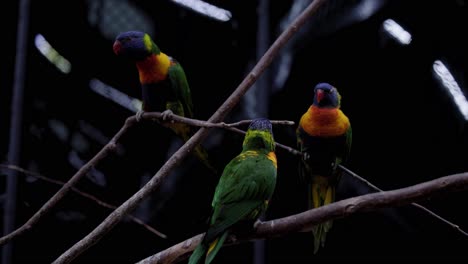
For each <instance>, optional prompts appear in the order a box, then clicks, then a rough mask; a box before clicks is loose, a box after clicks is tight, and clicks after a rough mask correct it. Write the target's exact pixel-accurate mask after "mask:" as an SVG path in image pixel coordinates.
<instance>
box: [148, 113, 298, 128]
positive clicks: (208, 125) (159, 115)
mask: <svg viewBox="0 0 468 264" xmlns="http://www.w3.org/2000/svg"><path fill="white" fill-rule="evenodd" d="M166 117H167V118H169V121H165V122H179V123H184V124H187V125H190V126H197V127H206V128H232V127H237V126H243V125H248V124H250V123H251V122H252V120H242V121H239V122H236V123H231V124H228V123H224V122H219V123H214V122H208V121H204V120H199V119H193V118H187V117H183V116H180V115H176V114H174V113H168V114H167V116H166ZM142 118H143V119H149V120H155V119H159V120H162V118H163V115H162V113H160V112H144V113H143V115H142ZM270 122H271V124H272V125H288V126H291V125H294V121H289V120H270Z"/></svg>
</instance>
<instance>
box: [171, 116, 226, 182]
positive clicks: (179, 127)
mask: <svg viewBox="0 0 468 264" xmlns="http://www.w3.org/2000/svg"><path fill="white" fill-rule="evenodd" d="M170 127H171V129H172V130H173V131H174V132H175V133H176V134H177V135H178V136H179V137H180V138H182V140H183V141H184V142H187V140H189V139H190V137H191V136H193V134H194V130H193V129H192V128H191V127H190V126H188V125H186V124H182V123H174V124H170ZM193 151H194V154H195V156H196V157H197V158H198V159H199V160H200V161H201V162H202V163H203V164H204V165H205V166H206V167H207V168H208V169H209V170H211V171H212V172H213V173H214V174H217V169H216V167H215V166H213V164H212V163H211V162H210V159H209V157H208V152H207V151H206V149H205V148H204V147H203V146H202V145H201V144H199V145H197V146H196V147H195V149H194V150H193Z"/></svg>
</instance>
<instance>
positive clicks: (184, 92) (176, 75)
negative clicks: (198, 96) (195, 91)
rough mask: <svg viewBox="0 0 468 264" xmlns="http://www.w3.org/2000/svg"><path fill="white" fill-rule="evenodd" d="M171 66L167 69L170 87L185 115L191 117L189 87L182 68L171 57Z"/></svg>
mask: <svg viewBox="0 0 468 264" xmlns="http://www.w3.org/2000/svg"><path fill="white" fill-rule="evenodd" d="M171 63H172V64H171V66H170V67H169V70H168V75H169V80H170V81H171V84H172V85H171V87H172V88H173V89H174V92H175V94H176V96H177V98H178V100H179V101H180V103H181V104H182V106H183V108H184V115H185V117H188V118H192V117H193V105H192V96H191V94H190V87H189V85H188V82H187V77H186V76H185V72H184V69H183V68H182V66H180V64H179V63H178V62H177V61H175V60H174V59H172V61H171Z"/></svg>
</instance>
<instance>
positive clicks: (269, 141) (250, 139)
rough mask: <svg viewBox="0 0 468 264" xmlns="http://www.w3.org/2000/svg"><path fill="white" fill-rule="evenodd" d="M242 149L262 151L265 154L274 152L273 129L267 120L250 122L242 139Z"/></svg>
mask: <svg viewBox="0 0 468 264" xmlns="http://www.w3.org/2000/svg"><path fill="white" fill-rule="evenodd" d="M243 149H244V150H250V149H264V150H266V151H267V152H271V151H274V150H275V141H274V139H273V129H272V126H271V122H270V120H269V119H267V118H257V119H254V120H252V122H251V123H250V125H249V128H248V129H247V133H246V135H245V138H244V143H243Z"/></svg>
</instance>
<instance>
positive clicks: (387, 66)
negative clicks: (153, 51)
mask: <svg viewBox="0 0 468 264" xmlns="http://www.w3.org/2000/svg"><path fill="white" fill-rule="evenodd" d="M207 2H209V3H212V4H215V5H217V6H219V7H222V8H225V9H227V10H230V11H231V13H232V18H231V20H230V21H228V22H219V21H216V20H213V19H211V18H209V17H206V16H202V15H200V14H198V13H195V12H193V11H191V10H188V9H185V8H183V7H180V6H178V5H176V4H174V3H173V2H172V1H170V0H157V1H104V0H103V1H33V3H31V6H30V17H29V19H30V20H29V30H28V32H27V49H26V50H22V52H25V54H26V62H25V63H26V68H25V78H24V80H23V81H24V104H23V106H22V109H23V123H22V129H21V130H20V131H15V133H18V134H19V135H21V147H20V163H19V165H20V166H21V167H23V168H25V169H28V170H31V171H35V172H39V173H41V174H43V175H45V176H47V177H50V178H53V179H57V180H62V181H66V180H68V179H69V178H70V177H71V176H72V175H73V174H74V173H75V172H76V171H77V169H78V168H79V167H80V166H81V165H82V164H84V163H85V162H87V161H89V160H90V159H91V158H92V157H93V156H94V155H95V154H96V153H97V152H98V151H99V150H100V149H101V148H102V147H103V145H104V144H105V143H107V141H108V140H109V139H110V138H111V137H112V136H113V135H114V134H115V133H116V132H117V131H118V130H119V129H120V127H121V126H122V125H123V122H124V121H125V119H126V118H127V117H129V116H131V115H133V114H134V112H132V111H129V110H128V109H126V108H124V107H122V106H120V105H119V104H117V103H115V102H113V101H112V100H109V99H108V98H105V97H103V96H101V95H99V94H97V93H95V92H94V91H93V90H91V89H90V80H92V79H98V80H100V81H101V82H103V83H105V84H107V85H110V86H112V87H114V88H115V89H117V90H119V91H121V92H123V93H125V94H128V95H129V96H131V97H135V98H139V97H140V90H139V84H138V76H137V71H136V68H135V66H134V65H131V64H128V63H127V62H125V61H122V60H120V59H118V58H117V57H116V56H115V55H114V54H113V52H112V43H113V40H114V38H115V36H116V35H117V34H118V32H121V31H126V30H130V29H137V30H143V31H147V32H148V33H150V34H151V35H152V37H153V38H154V40H155V42H156V44H158V46H159V47H160V49H161V50H162V51H163V52H165V53H167V54H169V55H171V56H173V57H175V58H176V59H177V60H179V61H180V62H181V64H182V66H183V67H184V69H185V72H186V74H187V78H188V81H189V83H190V87H191V89H192V96H193V102H194V107H195V116H196V118H197V119H203V120H207V119H208V118H209V117H210V116H211V114H212V113H213V112H214V111H216V109H217V108H218V107H219V106H220V105H221V104H222V103H223V102H224V101H225V100H226V99H227V97H228V96H229V95H230V94H231V93H232V91H234V89H235V88H236V87H237V86H238V84H239V83H240V82H241V81H242V80H243V78H244V77H245V76H246V75H247V73H248V71H249V70H250V69H251V68H252V67H253V66H254V65H255V63H256V62H257V61H258V59H259V57H260V56H261V55H262V54H263V52H264V50H265V45H267V46H266V47H268V46H269V45H270V44H271V43H273V41H274V40H275V39H276V37H277V36H278V35H279V34H280V33H281V31H282V28H281V27H280V23H287V22H288V21H287V20H285V17H286V16H287V15H288V14H290V12H291V7H292V6H293V5H295V4H299V3H300V1H291V0H288V1H284V0H283V1H265V0H261V1H260V0H259V1H241V2H240V1H234V0H229V1H207ZM305 2H306V3H307V1H305ZM265 3H267V6H266V8H264V7H261V6H262V5H261V4H265ZM467 5H468V2H467V1H463V0H458V1H454V0H448V1H447V0H446V1H442V0H440V1H377V0H376V1H333V0H332V1H328V3H327V4H325V5H324V6H323V7H322V8H321V9H320V10H319V12H318V13H317V14H316V16H314V18H312V19H311V20H310V22H309V23H308V24H306V26H305V27H304V29H303V30H301V31H299V32H298V35H297V36H296V37H294V38H293V39H292V40H291V41H290V42H289V44H288V45H287V47H285V48H284V49H282V51H281V53H280V55H279V57H277V58H276V59H275V60H274V62H273V64H272V65H271V67H269V69H268V71H267V72H266V73H265V74H264V75H262V78H261V80H260V81H258V82H257V83H256V84H255V85H254V87H252V91H253V92H249V93H248V94H247V95H246V96H245V97H244V99H243V100H242V102H241V103H240V104H239V105H237V106H236V107H235V109H234V110H233V111H232V112H231V113H230V114H229V115H228V117H227V118H226V119H225V121H226V122H235V121H239V120H243V119H249V118H254V117H268V118H270V119H273V120H292V121H295V122H296V123H297V122H298V120H299V118H300V116H301V114H302V113H303V112H304V111H305V110H306V109H307V107H308V106H309V105H310V103H311V102H312V89H313V87H314V86H315V84H317V83H318V82H329V83H331V84H333V85H334V86H336V87H337V88H338V90H339V91H340V93H341V95H342V109H343V111H344V112H345V113H346V114H347V115H348V117H349V118H350V120H351V123H352V126H353V147H352V154H351V160H350V163H349V164H348V168H350V169H351V170H353V171H354V172H356V173H358V174H359V175H361V176H362V177H364V178H366V179H368V180H369V181H371V182H372V183H374V184H376V185H378V186H379V187H381V188H382V189H385V190H389V189H397V188H400V187H405V186H409V185H412V184H416V183H420V182H423V181H427V180H431V179H435V178H438V177H441V176H445V175H449V174H452V173H458V172H465V171H467V168H468V155H467V151H466V149H467V147H468V140H467V136H468V132H467V121H466V120H465V119H464V118H463V115H462V114H461V113H460V111H459V110H458V108H457V106H456V105H455V103H454V102H453V100H452V98H451V96H450V94H449V93H448V92H447V90H446V89H445V88H444V87H443V86H442V85H441V82H439V80H438V79H437V78H435V75H434V73H433V63H434V61H435V60H441V61H443V62H444V64H445V65H446V66H447V67H448V68H449V70H450V71H451V73H452V75H453V76H454V78H455V80H456V81H457V82H458V84H459V86H460V87H461V89H462V91H463V92H464V93H465V95H466V94H467V93H466V88H465V87H466V79H467V76H468V75H467V69H468V58H467V47H468V43H467V40H465V39H466V36H465V35H466V32H467V26H466V25H468V6H467ZM4 8H5V10H4V11H5V12H8V13H10V15H11V16H12V19H10V20H8V22H6V24H5V25H4V27H3V34H2V43H3V44H2V47H3V48H2V54H3V56H2V63H1V64H0V65H1V66H0V67H1V72H2V78H0V82H1V84H0V85H1V89H0V115H1V116H0V117H1V119H0V120H2V126H1V128H2V129H1V130H0V155H1V159H2V161H3V162H4V163H7V162H8V143H9V136H10V135H9V125H10V122H11V96H12V91H13V81H14V65H15V54H16V39H17V35H16V33H17V31H16V29H17V14H18V5H14V4H13V3H10V5H9V6H5V7H4ZM259 14H260V15H259ZM388 18H391V19H394V20H395V21H397V22H398V23H399V24H400V25H402V26H403V27H404V28H405V29H406V30H407V31H408V32H410V33H411V35H412V42H411V43H410V44H409V45H401V44H399V43H398V42H397V41H396V40H395V39H393V38H391V37H389V36H388V34H386V33H385V32H384V31H383V30H382V23H383V21H384V20H386V19H388ZM259 21H260V22H259ZM262 21H263V22H265V21H266V22H267V23H265V24H262V23H263V22H262ZM259 28H260V29H259ZM37 34H41V35H42V36H44V38H45V39H46V40H47V41H48V42H49V43H50V44H51V45H52V46H53V47H54V49H56V50H57V51H58V52H59V53H60V54H61V55H62V56H63V57H64V58H66V59H67V60H69V61H70V63H71V65H72V68H71V71H70V73H68V74H64V73H62V72H60V71H59V70H58V69H57V68H56V67H55V66H54V64H52V63H51V62H49V61H48V60H47V59H46V58H45V57H44V56H43V55H42V54H41V53H39V52H38V49H37V48H36V46H35V45H34V39H35V37H36V35H37ZM286 56H291V58H292V60H291V61H290V62H291V63H290V64H287V63H285V61H284V59H285V57H286ZM288 65H289V66H288ZM281 69H283V71H280V70H281ZM284 69H286V70H284ZM284 72H287V73H289V75H287V78H285V79H283V82H280V81H278V76H280V74H282V73H284ZM294 130H295V126H292V127H289V126H275V127H274V133H275V139H276V141H277V142H280V143H282V144H285V145H288V146H291V147H295V144H296V143H295V135H294ZM242 139H243V137H242V136H241V135H238V134H234V133H232V132H226V131H224V130H220V129H213V130H212V131H211V132H210V135H209V137H208V138H207V140H205V141H204V142H203V144H204V145H205V146H206V147H207V148H208V149H209V151H210V155H211V157H212V159H213V161H214V162H216V163H217V164H218V166H220V167H223V166H224V165H225V164H226V163H227V162H228V161H229V160H230V159H231V158H233V157H234V156H235V155H237V154H238V153H239V151H240V149H241V144H242ZM179 146H180V142H178V141H177V139H175V138H174V136H173V135H172V134H171V133H169V132H168V131H166V130H165V129H163V128H160V127H159V126H158V125H156V124H155V123H149V122H144V123H142V124H141V125H139V126H137V127H135V128H133V129H132V130H131V131H129V132H128V133H127V134H126V135H125V136H124V138H123V139H122V141H121V144H120V145H119V149H118V151H117V153H116V154H113V155H110V156H108V157H107V158H106V159H105V160H103V161H102V162H100V163H99V165H98V166H97V167H96V168H94V169H93V170H92V171H91V172H90V173H88V175H87V177H86V178H84V179H83V180H81V181H80V182H79V184H78V186H77V187H78V188H80V189H81V190H83V191H86V192H89V193H91V194H93V195H95V196H97V197H98V198H100V199H102V200H104V201H107V202H109V203H112V204H114V205H120V204H121V203H122V202H124V201H125V200H127V199H128V198H129V197H130V196H131V195H132V194H133V193H135V192H136V191H137V190H138V189H139V188H140V187H141V186H143V184H144V183H145V182H146V181H148V180H149V179H150V177H151V176H152V175H154V174H155V173H156V172H157V171H158V169H159V168H160V166H161V165H162V164H163V163H164V161H165V160H166V159H167V157H168V156H169V155H170V153H172V152H173V151H174V150H175V149H176V148H177V147H179ZM276 152H277V157H278V181H277V188H276V191H275V194H274V197H273V199H272V202H271V204H270V208H269V210H268V212H267V214H266V215H265V218H266V219H275V218H280V217H284V216H288V215H291V214H295V213H299V212H301V211H304V210H305V209H306V204H307V202H306V196H305V189H304V187H303V186H301V185H300V184H299V182H298V177H297V162H298V159H297V157H295V156H293V155H291V154H289V153H287V152H286V151H284V150H282V149H278V150H277V151H276ZM0 172H1V175H2V177H1V182H0V187H1V189H0V190H1V191H2V193H3V192H5V186H6V177H4V176H5V175H6V174H7V171H6V170H2V171H0ZM18 177H19V178H18V186H17V187H18V196H17V209H16V216H17V217H16V223H17V226H18V227H19V226H20V225H22V224H23V223H24V222H25V221H26V220H27V219H28V218H29V217H30V216H31V215H33V214H34V213H35V212H36V211H37V210H38V209H39V208H40V207H41V206H42V205H43V204H44V203H45V202H46V201H47V200H48V199H49V198H50V197H51V196H52V195H53V194H54V193H55V192H56V191H57V190H58V187H57V186H55V185H53V184H50V183H47V182H44V181H41V180H37V179H35V178H33V177H31V176H26V175H23V174H18ZM218 178H219V175H212V174H210V173H209V172H208V171H207V170H206V169H205V168H204V167H203V166H202V165H200V164H199V163H198V162H197V161H196V160H195V159H193V158H192V157H189V158H187V159H186V160H185V161H184V163H183V166H181V167H180V168H178V169H177V170H176V171H175V172H174V173H173V174H171V175H170V177H168V178H167V180H166V181H165V182H164V183H163V184H162V185H161V187H160V188H159V189H158V190H157V191H156V192H155V193H154V194H153V195H152V196H151V197H150V198H148V199H147V200H145V201H144V202H143V203H142V204H141V206H140V207H139V208H138V209H137V210H136V211H135V212H134V215H135V216H138V217H140V218H141V219H143V220H144V221H145V222H147V223H148V224H150V225H151V226H153V227H154V228H156V229H158V230H160V231H161V232H163V233H165V234H167V236H168V238H167V239H162V238H159V237H157V236H155V235H154V234H152V233H149V232H148V231H147V230H146V229H144V228H142V227H141V226H139V225H136V224H135V223H134V222H132V221H129V220H125V221H123V222H122V223H119V224H118V225H117V226H116V227H115V228H114V229H113V230H112V231H111V232H110V233H109V234H107V235H106V236H105V237H104V238H103V239H102V240H101V241H100V242H99V243H98V244H97V245H95V246H93V247H91V248H90V249H89V250H88V251H86V252H85V253H84V254H83V255H81V256H80V257H78V258H77V259H76V260H75V262H76V263H91V262H96V261H102V262H122V263H133V262H136V261H138V260H141V259H143V258H145V257H147V256H149V255H152V254H154V253H157V252H159V251H161V250H163V249H165V248H168V247H170V246H171V245H173V244H175V243H178V242H180V241H182V240H185V239H186V238H189V237H191V236H192V235H195V234H198V233H200V232H203V231H204V229H203V228H204V223H205V220H206V218H207V217H208V214H209V212H210V203H211V198H212V195H213V191H214V188H215V186H216V183H217V180H218ZM368 192H371V190H370V189H368V188H367V187H366V186H365V185H363V184H362V183H359V182H358V181H356V180H355V179H353V178H351V177H349V176H345V177H344V178H343V181H342V182H341V183H340V186H339V191H338V199H343V198H348V197H352V196H356V195H360V194H365V193H368ZM4 197H5V196H2V204H4V202H5V201H4V199H5V198H4ZM467 198H468V196H467V193H466V192H460V193H450V194H443V195H439V196H435V197H433V198H431V199H430V200H425V201H421V203H422V204H423V205H425V206H427V207H428V208H430V209H432V210H434V211H435V212H437V213H438V214H440V215H441V216H443V217H445V218H447V219H449V220H450V221H453V222H454V223H456V224H458V225H460V227H461V228H463V229H465V230H467V229H468V216H467V211H466V208H467V207H466V201H467ZM110 212H111V211H110V210H108V209H105V208H102V207H100V206H98V205H97V204H96V203H94V202H92V201H89V200H86V199H84V198H83V197H81V196H79V195H77V194H74V193H70V194H68V195H67V196H66V198H65V199H64V200H63V201H62V202H60V203H59V205H58V206H57V207H56V208H55V209H54V210H53V211H52V212H51V213H50V214H49V215H47V216H46V217H44V218H43V219H42V220H41V221H40V222H39V223H38V224H37V225H36V226H35V227H34V228H33V229H32V230H31V231H30V232H28V233H27V234H25V235H24V236H22V237H20V238H18V239H15V240H14V241H13V242H12V243H13V249H14V251H13V259H12V263H21V262H30V263H41V262H44V263H50V262H51V261H53V260H55V259H56V258H57V257H58V256H59V255H60V254H61V253H62V252H64V251H65V250H66V249H68V248H69V247H71V246H72V245H73V244H75V243H76V242H77V241H78V240H80V239H81V238H83V237H84V236H85V235H87V234H88V233H89V232H90V231H92V230H93V229H94V228H95V227H96V226H97V225H98V224H99V223H100V222H101V221H102V220H104V219H105V218H106V217H107V216H108V214H109V213H110ZM2 215H3V211H2ZM2 223H3V221H2ZM312 243H313V240H312V236H311V234H310V233H295V234H289V235H286V236H283V237H278V238H275V239H271V240H268V241H266V242H265V244H264V248H265V251H264V257H265V258H264V262H265V263H306V262H308V263H312V262H313V263H321V262H326V261H330V260H331V261H342V262H345V261H346V262H348V261H350V260H358V261H366V260H373V261H384V260H393V261H396V260H398V261H400V260H410V261H414V260H424V261H438V262H442V261H444V262H445V261H455V260H459V261H462V260H464V261H465V263H466V261H468V253H467V251H466V250H467V249H468V239H467V238H466V237H464V236H463V235H462V234H460V233H458V232H457V231H455V230H454V229H452V228H450V227H449V226H447V225H445V224H442V223H441V222H440V221H438V220H435V219H434V218H432V217H430V216H428V215H427V214H425V213H423V212H420V211H419V210H418V209H415V208H413V207H409V206H403V207H398V208H392V209H381V210H377V211H372V212H365V213H358V214H355V215H352V216H348V217H346V218H342V219H338V220H335V224H334V227H333V229H332V231H331V232H330V233H329V235H328V240H327V243H326V246H325V248H322V249H320V251H319V252H318V254H317V255H313V254H312V248H313V244H312ZM252 245H253V243H243V244H240V245H237V246H231V247H226V248H223V249H222V250H221V251H220V253H219V256H218V257H217V258H216V260H215V262H217V263H226V262H232V263H254V261H253V258H254V255H255V254H254V247H253V246H252ZM256 254H259V253H256ZM257 256H259V255H257ZM255 263H256V264H260V263H262V262H255Z"/></svg>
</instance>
